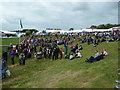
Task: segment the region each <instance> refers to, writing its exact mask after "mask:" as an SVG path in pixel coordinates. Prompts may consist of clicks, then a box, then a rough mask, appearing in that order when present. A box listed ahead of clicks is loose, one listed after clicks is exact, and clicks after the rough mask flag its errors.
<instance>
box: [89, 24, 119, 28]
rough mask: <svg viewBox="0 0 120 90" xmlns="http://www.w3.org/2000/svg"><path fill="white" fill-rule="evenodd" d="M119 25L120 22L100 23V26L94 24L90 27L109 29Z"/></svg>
mask: <svg viewBox="0 0 120 90" xmlns="http://www.w3.org/2000/svg"><path fill="white" fill-rule="evenodd" d="M118 26H120V24H100V25H98V26H96V25H92V26H90V28H96V29H109V28H112V27H118Z"/></svg>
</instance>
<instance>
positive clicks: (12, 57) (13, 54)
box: [10, 51, 15, 65]
mask: <svg viewBox="0 0 120 90" xmlns="http://www.w3.org/2000/svg"><path fill="white" fill-rule="evenodd" d="M10 57H11V60H12V65H14V57H15V52H14V51H11V52H10Z"/></svg>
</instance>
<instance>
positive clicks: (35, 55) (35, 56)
mask: <svg viewBox="0 0 120 90" xmlns="http://www.w3.org/2000/svg"><path fill="white" fill-rule="evenodd" d="M34 58H35V60H36V59H37V52H34Z"/></svg>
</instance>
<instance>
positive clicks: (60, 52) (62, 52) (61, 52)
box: [59, 48, 64, 59]
mask: <svg viewBox="0 0 120 90" xmlns="http://www.w3.org/2000/svg"><path fill="white" fill-rule="evenodd" d="M59 54H60V59H62V56H63V54H64V51H63V50H62V48H60V51H59Z"/></svg>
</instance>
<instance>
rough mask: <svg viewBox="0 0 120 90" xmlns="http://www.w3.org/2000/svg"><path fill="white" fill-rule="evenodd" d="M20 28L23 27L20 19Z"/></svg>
mask: <svg viewBox="0 0 120 90" xmlns="http://www.w3.org/2000/svg"><path fill="white" fill-rule="evenodd" d="M20 27H21V28H23V25H22V21H21V19H20Z"/></svg>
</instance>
